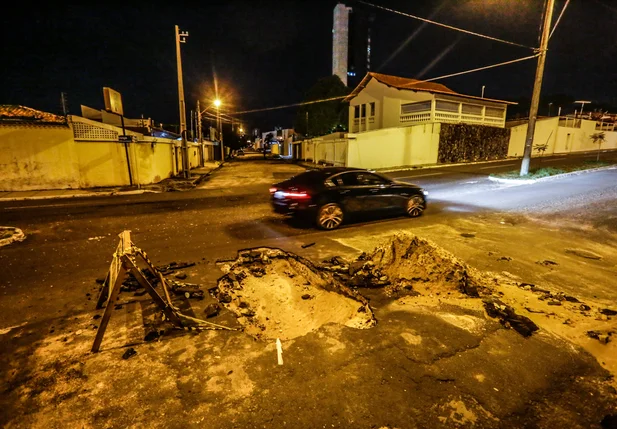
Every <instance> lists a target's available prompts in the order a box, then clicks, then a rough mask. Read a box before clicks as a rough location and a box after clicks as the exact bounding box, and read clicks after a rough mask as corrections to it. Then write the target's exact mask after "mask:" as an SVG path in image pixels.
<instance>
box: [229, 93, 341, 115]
mask: <svg viewBox="0 0 617 429" xmlns="http://www.w3.org/2000/svg"><path fill="white" fill-rule="evenodd" d="M345 97H347V96H346V95H341V96H340V97H331V98H324V99H322V100H312V101H304V102H302V103H294V104H286V105H284V106H276V107H266V108H265V109H253V110H243V111H242V112H233V113H232V114H233V115H241V114H244V113H254V112H265V111H266V110H276V109H284V108H286V107H296V106H306V105H307V104H315V103H324V102H326V101H334V100H342V99H343V98H345Z"/></svg>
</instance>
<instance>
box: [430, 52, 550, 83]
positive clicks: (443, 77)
mask: <svg viewBox="0 0 617 429" xmlns="http://www.w3.org/2000/svg"><path fill="white" fill-rule="evenodd" d="M539 55H540V54H534V55H530V56H528V57H523V58H518V59H516V60H510V61H504V62H503V63H499V64H492V65H490V66H484V67H479V68H476V69H471V70H466V71H462V72H458V73H452V74H447V75H444V76H439V77H432V78H430V79H424V80H423V82H431V81H433V80H439V79H446V78H448V77H454V76H460V75H463V74H468V73H474V72H478V71H482V70H488V69H492V68H495V67H501V66H505V65H508V64H514V63H518V62H521V61H526V60H531V59H533V58H537V57H538V56H539ZM420 83H421V82H418V84H420Z"/></svg>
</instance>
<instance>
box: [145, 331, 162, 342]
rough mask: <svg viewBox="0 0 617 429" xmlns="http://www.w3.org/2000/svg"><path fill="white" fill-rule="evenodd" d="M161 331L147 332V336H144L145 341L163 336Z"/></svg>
mask: <svg viewBox="0 0 617 429" xmlns="http://www.w3.org/2000/svg"><path fill="white" fill-rule="evenodd" d="M161 332H163V331H161ZM161 332H159V331H150V332H148V333H147V334H146V336H145V337H144V341H145V342H150V341H154V340H158V339H159V337H160V336H161Z"/></svg>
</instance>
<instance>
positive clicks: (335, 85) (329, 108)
mask: <svg viewBox="0 0 617 429" xmlns="http://www.w3.org/2000/svg"><path fill="white" fill-rule="evenodd" d="M350 92H351V90H350V89H349V88H348V87H347V86H345V84H344V83H343V82H342V81H341V79H339V77H338V76H334V75H333V76H328V77H324V78H321V79H319V80H318V81H317V83H315V85H313V87H312V88H311V89H310V90H309V91H308V93H307V94H306V97H305V98H304V101H315V100H323V99H327V98H333V97H340V96H344V95H348V94H349V93H350ZM348 112H349V108H348V103H347V102H344V101H342V100H333V101H327V102H322V103H314V104H308V105H306V106H302V107H300V108H299V109H298V113H297V114H296V121H295V125H294V129H295V130H296V131H297V132H298V133H300V134H303V135H305V136H309V137H316V136H322V135H325V134H330V133H333V132H336V131H347V123H348V116H349V114H348ZM307 113H308V121H307ZM307 122H308V129H307Z"/></svg>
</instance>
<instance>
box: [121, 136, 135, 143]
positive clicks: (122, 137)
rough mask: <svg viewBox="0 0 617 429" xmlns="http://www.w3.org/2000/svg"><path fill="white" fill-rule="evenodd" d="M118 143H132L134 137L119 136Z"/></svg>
mask: <svg viewBox="0 0 617 429" xmlns="http://www.w3.org/2000/svg"><path fill="white" fill-rule="evenodd" d="M118 141H119V142H120V143H130V142H132V141H133V136H118Z"/></svg>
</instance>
